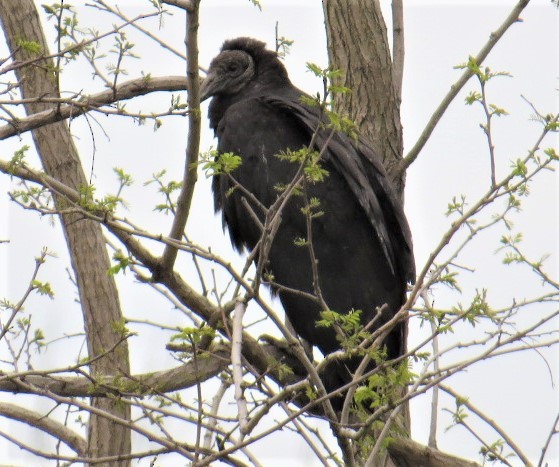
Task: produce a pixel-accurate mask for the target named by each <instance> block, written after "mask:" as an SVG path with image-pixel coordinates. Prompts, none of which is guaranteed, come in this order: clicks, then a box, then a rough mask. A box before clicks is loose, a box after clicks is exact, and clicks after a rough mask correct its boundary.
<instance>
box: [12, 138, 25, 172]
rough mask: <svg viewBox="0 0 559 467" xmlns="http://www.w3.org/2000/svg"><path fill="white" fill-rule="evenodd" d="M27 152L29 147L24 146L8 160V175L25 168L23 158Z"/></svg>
mask: <svg viewBox="0 0 559 467" xmlns="http://www.w3.org/2000/svg"><path fill="white" fill-rule="evenodd" d="M27 151H29V145H27V144H25V145H24V146H22V147H21V148H19V149H18V150H16V151H15V152H14V155H13V156H12V158H11V159H10V163H9V165H8V171H9V172H10V173H13V172H14V170H15V169H16V168H19V167H25V157H26V155H27Z"/></svg>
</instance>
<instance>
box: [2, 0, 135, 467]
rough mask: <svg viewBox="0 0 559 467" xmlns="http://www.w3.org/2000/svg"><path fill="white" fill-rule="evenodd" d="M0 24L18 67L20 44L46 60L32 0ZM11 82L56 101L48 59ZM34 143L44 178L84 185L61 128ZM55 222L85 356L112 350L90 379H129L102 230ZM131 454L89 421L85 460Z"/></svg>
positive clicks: (13, 0)
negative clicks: (76, 301) (65, 252)
mask: <svg viewBox="0 0 559 467" xmlns="http://www.w3.org/2000/svg"><path fill="white" fill-rule="evenodd" d="M0 20H1V22H2V24H3V30H4V33H5V35H6V39H7V42H8V45H9V47H10V51H11V52H12V53H13V54H14V57H15V59H16V60H17V61H19V62H22V61H25V60H29V59H32V58H37V56H32V55H31V54H30V53H29V52H27V51H26V50H24V48H22V47H20V46H19V43H20V42H19V41H20V40H25V41H32V42H36V43H38V44H40V46H41V48H42V52H41V55H48V54H49V52H48V47H47V43H46V40H45V37H44V34H43V31H42V28H41V24H40V21H39V15H38V13H37V10H36V7H35V5H34V3H33V1H32V0H2V8H1V9H0ZM16 76H17V79H18V81H19V83H20V89H21V93H22V95H23V97H24V98H27V99H28V98H33V97H35V98H36V97H41V96H49V97H59V90H58V89H57V84H56V83H57V80H56V76H55V71H54V63H53V61H52V60H50V59H41V60H38V61H35V62H34V63H32V64H29V65H27V66H24V67H21V68H19V69H17V70H16ZM25 107H26V112H27V113H28V114H33V113H36V112H40V111H44V110H47V109H53V110H54V109H55V108H56V106H55V105H53V104H44V103H40V102H37V103H28V104H26V105H25ZM33 140H34V142H35V146H36V148H37V151H38V153H39V156H40V158H41V161H42V164H43V167H44V170H45V171H46V173H48V174H49V175H50V176H52V177H54V178H56V179H58V180H60V181H61V182H62V183H64V184H66V185H68V186H70V187H72V188H74V189H76V190H80V188H83V187H86V186H87V185H88V183H87V179H86V177H85V174H84V172H83V169H82V167H81V163H80V160H79V157H78V153H77V149H76V147H75V146H74V143H73V140H72V137H71V135H70V131H69V129H68V126H67V125H66V123H65V122H58V123H53V124H50V125H47V126H44V127H42V128H39V129H37V130H34V131H33ZM55 201H56V203H57V207H58V208H63V204H64V203H63V200H55ZM60 219H61V222H62V227H63V230H64V235H65V238H66V242H67V245H68V249H69V252H70V258H71V262H72V267H73V270H74V274H75V277H76V280H77V284H78V289H79V296H80V303H81V307H82V312H83V316H84V323H85V331H86V335H87V347H88V352H89V356H90V357H93V356H96V355H100V354H102V353H104V352H107V351H108V350H110V349H112V348H114V347H115V346H116V348H115V350H114V351H112V352H109V353H108V354H107V355H106V356H104V357H103V358H101V359H99V360H97V361H95V362H94V363H92V364H91V366H90V371H91V374H92V375H105V374H111V375H118V374H123V375H129V374H130V367H129V360H128V358H129V357H128V346H127V344H126V341H124V342H121V343H120V344H119V341H120V340H121V339H122V337H121V335H119V334H117V333H116V332H115V331H114V330H113V324H114V323H120V322H121V320H122V313H121V310H120V304H119V298H118V292H117V288H116V284H115V282H114V279H113V277H111V276H109V275H108V274H107V271H108V269H109V267H110V263H109V257H108V254H107V249H106V245H105V240H104V237H103V233H102V230H101V227H100V226H99V225H98V224H97V223H95V222H93V221H90V220H86V219H83V216H80V215H79V214H64V215H61V216H60ZM92 405H93V406H94V407H96V408H98V409H101V410H104V411H106V412H108V413H110V414H111V415H113V416H116V417H119V418H121V419H123V420H124V421H128V420H130V409H129V406H128V405H127V404H123V403H121V402H119V401H118V400H114V399H110V398H98V399H93V400H92ZM130 449H131V445H130V432H129V430H128V429H127V428H126V427H125V426H122V425H119V424H115V423H114V422H111V421H109V420H107V419H106V418H104V417H101V416H96V415H91V416H90V421H89V430H88V451H89V452H88V454H89V456H91V457H99V456H114V455H118V454H128V453H129V452H130ZM95 465H107V466H108V465H109V464H108V463H107V464H95ZM110 465H111V466H113V467H114V466H122V467H124V466H128V465H129V461H121V462H111V463H110Z"/></svg>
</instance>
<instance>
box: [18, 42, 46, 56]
mask: <svg viewBox="0 0 559 467" xmlns="http://www.w3.org/2000/svg"><path fill="white" fill-rule="evenodd" d="M16 45H17V46H18V47H19V48H20V49H23V50H25V51H26V52H27V53H29V54H30V55H32V56H38V55H41V54H42V53H43V48H42V47H41V44H39V43H38V42H34V41H26V40H25V39H17V40H16Z"/></svg>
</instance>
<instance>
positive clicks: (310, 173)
mask: <svg viewBox="0 0 559 467" xmlns="http://www.w3.org/2000/svg"><path fill="white" fill-rule="evenodd" d="M277 157H278V158H279V159H280V160H284V161H288V162H291V163H297V164H302V165H303V171H304V173H305V177H306V179H307V181H309V182H311V183H318V182H323V181H324V179H325V178H326V177H328V170H326V169H325V168H323V167H322V165H321V163H320V162H321V155H320V152H318V151H313V150H310V149H308V148H301V149H299V150H297V151H293V150H291V149H286V150H285V151H282V152H281V153H279V154H278V155H277Z"/></svg>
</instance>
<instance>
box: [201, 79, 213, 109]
mask: <svg viewBox="0 0 559 467" xmlns="http://www.w3.org/2000/svg"><path fill="white" fill-rule="evenodd" d="M214 84H215V74H214V73H208V74H207V75H206V77H205V78H204V81H202V84H201V85H200V102H203V101H205V100H206V99H207V98H208V97H211V96H213V94H214V91H215V89H214Z"/></svg>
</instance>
